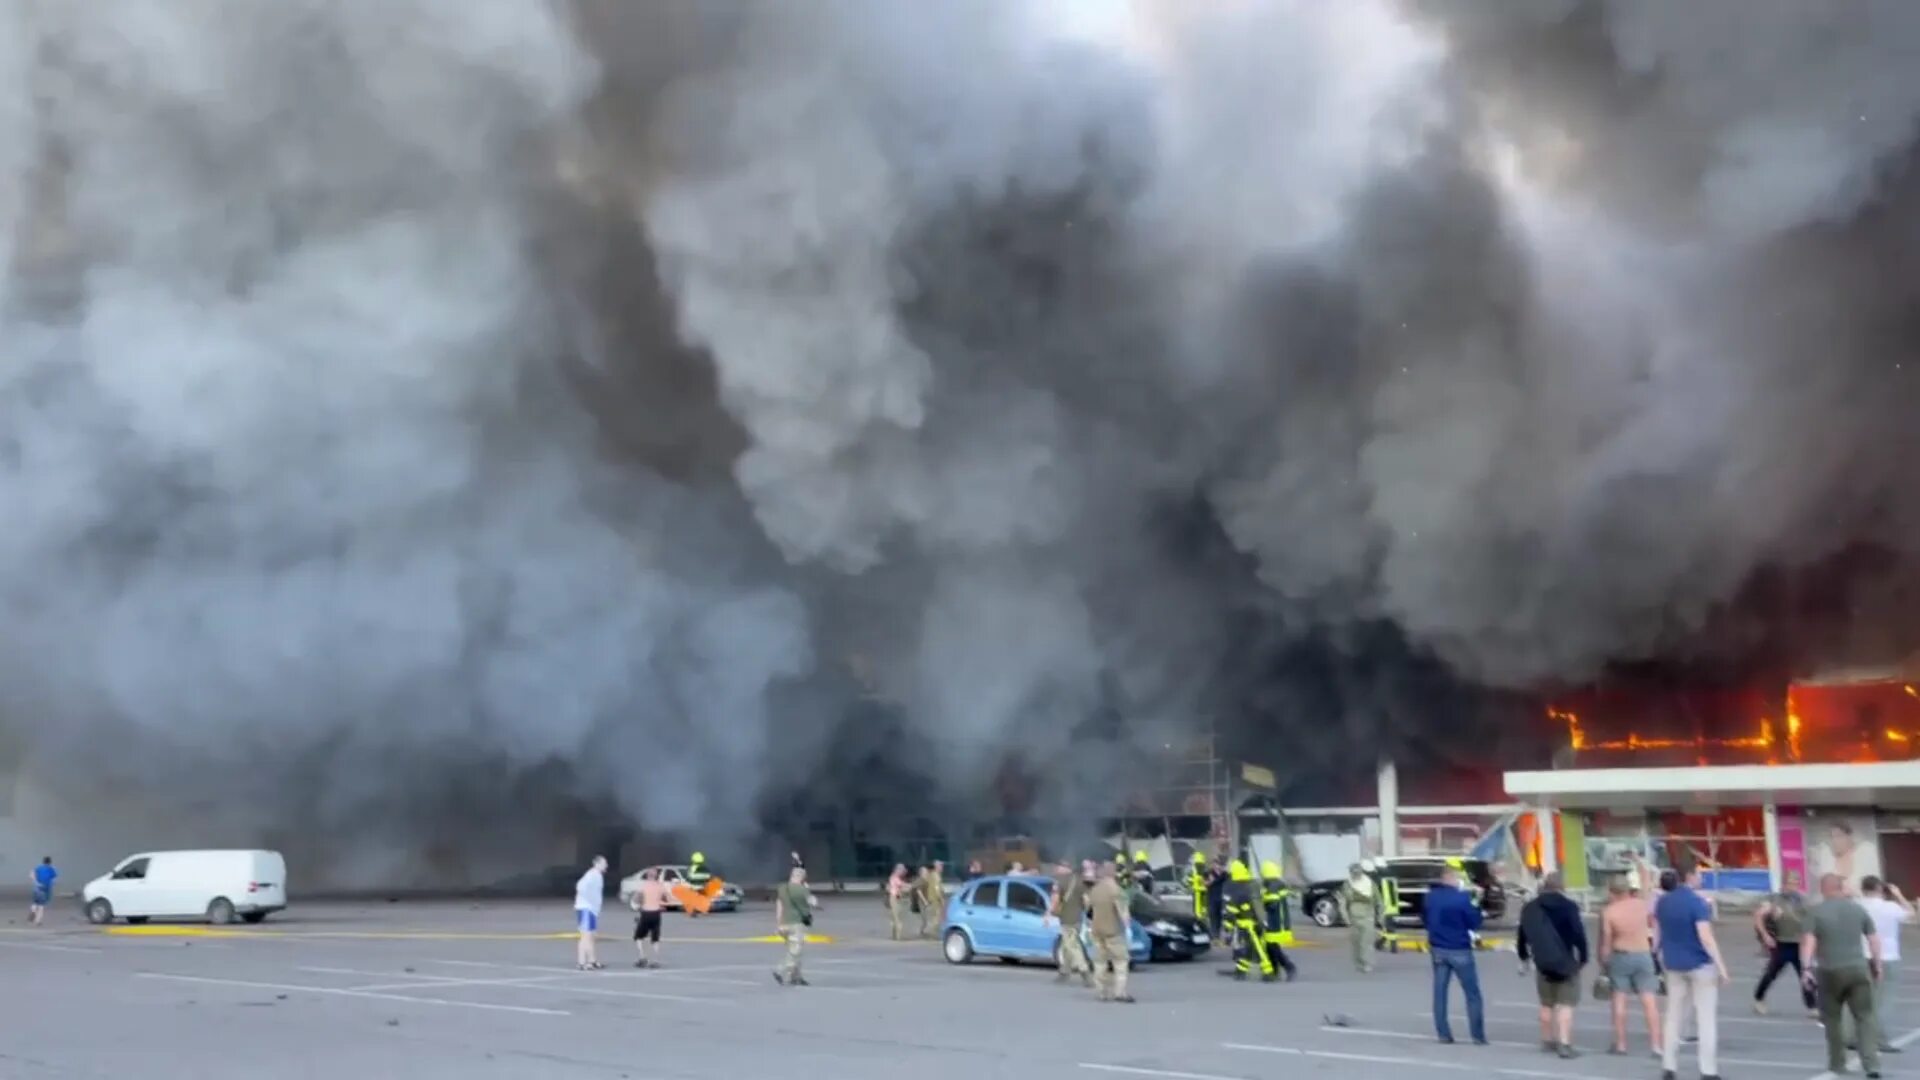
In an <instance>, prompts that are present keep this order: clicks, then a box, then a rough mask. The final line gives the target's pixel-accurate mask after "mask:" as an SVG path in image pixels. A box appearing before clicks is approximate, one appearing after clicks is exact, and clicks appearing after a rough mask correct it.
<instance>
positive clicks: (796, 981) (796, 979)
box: [787, 975, 813, 986]
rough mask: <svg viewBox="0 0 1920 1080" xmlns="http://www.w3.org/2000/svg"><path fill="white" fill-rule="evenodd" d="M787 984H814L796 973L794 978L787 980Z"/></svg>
mask: <svg viewBox="0 0 1920 1080" xmlns="http://www.w3.org/2000/svg"><path fill="white" fill-rule="evenodd" d="M787 985H788V986H812V985H813V984H812V983H810V982H808V981H807V980H805V979H803V978H801V977H800V976H798V975H795V976H794V977H793V978H791V979H788V980H787Z"/></svg>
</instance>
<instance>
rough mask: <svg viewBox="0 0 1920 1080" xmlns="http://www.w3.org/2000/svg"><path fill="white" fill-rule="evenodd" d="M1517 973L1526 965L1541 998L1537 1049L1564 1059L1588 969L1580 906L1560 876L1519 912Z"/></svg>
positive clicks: (1555, 875) (1542, 887)
mask: <svg viewBox="0 0 1920 1080" xmlns="http://www.w3.org/2000/svg"><path fill="white" fill-rule="evenodd" d="M1514 945H1515V948H1516V950H1517V951H1518V952H1519V953H1520V970H1521V971H1522V972H1523V973H1524V972H1525V971H1526V970H1527V964H1528V963H1529V962H1531V963H1532V964H1533V969H1534V980H1533V982H1534V990H1535V991H1536V992H1537V993H1538V994H1539V995H1540V1047H1541V1049H1543V1050H1548V1051H1551V1052H1553V1053H1556V1054H1559V1055H1560V1056H1561V1057H1563V1058H1571V1057H1577V1056H1579V1055H1578V1054H1577V1053H1576V1052H1575V1051H1574V1049H1573V1007H1574V1006H1576V1005H1578V1004H1580V969H1581V968H1583V967H1586V966H1587V927H1586V922H1585V920H1584V919H1583V918H1582V917H1581V914H1580V905H1578V904H1576V903H1574V902H1573V901H1572V900H1570V899H1568V898H1567V891H1566V883H1565V882H1564V881H1563V880H1562V879H1561V877H1560V873H1559V871H1555V872H1553V873H1551V874H1548V875H1547V876H1546V878H1545V880H1543V881H1542V882H1541V883H1540V895H1538V896H1536V897H1534V898H1533V899H1532V900H1529V901H1527V906H1526V907H1524V908H1522V909H1520V934H1519V937H1518V938H1517V939H1516V940H1515V941H1514Z"/></svg>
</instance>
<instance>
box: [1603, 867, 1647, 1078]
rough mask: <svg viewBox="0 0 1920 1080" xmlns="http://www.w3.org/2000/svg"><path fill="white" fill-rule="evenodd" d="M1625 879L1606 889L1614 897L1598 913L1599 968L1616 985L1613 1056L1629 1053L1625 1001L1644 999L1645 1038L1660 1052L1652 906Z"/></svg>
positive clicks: (1642, 1009)
mask: <svg viewBox="0 0 1920 1080" xmlns="http://www.w3.org/2000/svg"><path fill="white" fill-rule="evenodd" d="M1631 885H1632V882H1631V881H1630V880H1628V879H1625V878H1619V879H1615V881H1614V882H1613V884H1611V885H1610V886H1608V889H1607V891H1608V892H1609V893H1610V894H1611V899H1610V900H1609V901H1608V902H1607V906H1606V909H1605V910H1603V911H1602V912H1601V913H1600V970H1602V971H1604V972H1606V974H1607V979H1608V980H1609V981H1610V982H1611V983H1612V984H1613V1045H1612V1046H1611V1047H1610V1048H1608V1051H1607V1052H1608V1053H1610V1054H1624V1053H1626V1052H1627V1005H1628V1001H1629V999H1630V998H1635V997H1637V998H1639V999H1640V1011H1641V1012H1642V1013H1644V1014H1645V1015H1646V1018H1647V1036H1648V1039H1649V1041H1650V1042H1651V1043H1652V1044H1653V1050H1654V1052H1655V1053H1659V1051H1660V1046H1661V1043H1660V1006H1659V1003H1658V1002H1657V1001H1656V1000H1655V997H1654V996H1655V994H1657V993H1658V992H1659V987H1660V977H1659V974H1658V973H1657V972H1656V970H1655V968H1654V965H1653V927H1652V923H1653V909H1652V908H1651V907H1649V906H1648V904H1647V902H1646V900H1644V899H1642V898H1641V897H1640V896H1639V895H1638V894H1637V893H1635V892H1634V891H1633V889H1632V888H1631Z"/></svg>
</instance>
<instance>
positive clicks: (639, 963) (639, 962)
mask: <svg viewBox="0 0 1920 1080" xmlns="http://www.w3.org/2000/svg"><path fill="white" fill-rule="evenodd" d="M633 966H634V967H637V968H643V967H646V966H647V962H646V961H645V960H635V961H634V962H633Z"/></svg>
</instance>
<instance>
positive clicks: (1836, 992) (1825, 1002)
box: [1801, 874, 1881, 1077]
mask: <svg viewBox="0 0 1920 1080" xmlns="http://www.w3.org/2000/svg"><path fill="white" fill-rule="evenodd" d="M1846 887H1847V886H1846V882H1845V881H1844V880H1843V879H1842V878H1841V877H1840V875H1838V874H1826V875H1824V876H1822V877H1821V878H1820V903H1819V904H1818V905H1817V906H1815V907H1814V908H1813V910H1812V911H1810V912H1808V914H1807V925H1806V932H1805V935H1804V937H1803V938H1802V939H1801V940H1802V945H1801V952H1802V953H1804V957H1803V959H1804V960H1805V962H1806V964H1807V969H1808V970H1807V974H1806V976H1805V978H1806V980H1807V981H1808V982H1809V983H1817V984H1818V986H1819V988H1820V1020H1821V1023H1823V1024H1825V1025H1826V1029H1827V1068H1828V1069H1829V1070H1830V1071H1832V1072H1835V1073H1839V1072H1841V1071H1843V1070H1845V1069H1846V1067H1847V1034H1846V1027H1845V1025H1844V1024H1843V1023H1842V1022H1841V1018H1840V1010H1841V1009H1843V1008H1844V1009H1845V1010H1846V1011H1848V1012H1850V1013H1852V1014H1853V1029H1854V1031H1856V1032H1858V1033H1859V1039H1860V1067H1861V1068H1862V1069H1865V1070H1866V1074H1867V1075H1868V1076H1869V1077H1875V1076H1879V1075H1880V1039H1881V1036H1880V1032H1879V1031H1878V1030H1877V1029H1878V1024H1877V1023H1876V1022H1875V1021H1874V1017H1873V984H1874V980H1876V979H1878V978H1879V977H1880V935H1879V933H1878V932H1877V931H1876V930H1875V929H1874V926H1873V919H1872V918H1870V917H1869V916H1868V915H1867V911H1866V909H1865V908H1863V907H1861V906H1860V904H1859V903H1858V902H1857V901H1855V900H1853V899H1852V898H1850V897H1848V896H1847V895H1845V894H1846ZM1863 945H1864V946H1865V947H1864V949H1863V948H1862V946H1863Z"/></svg>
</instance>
